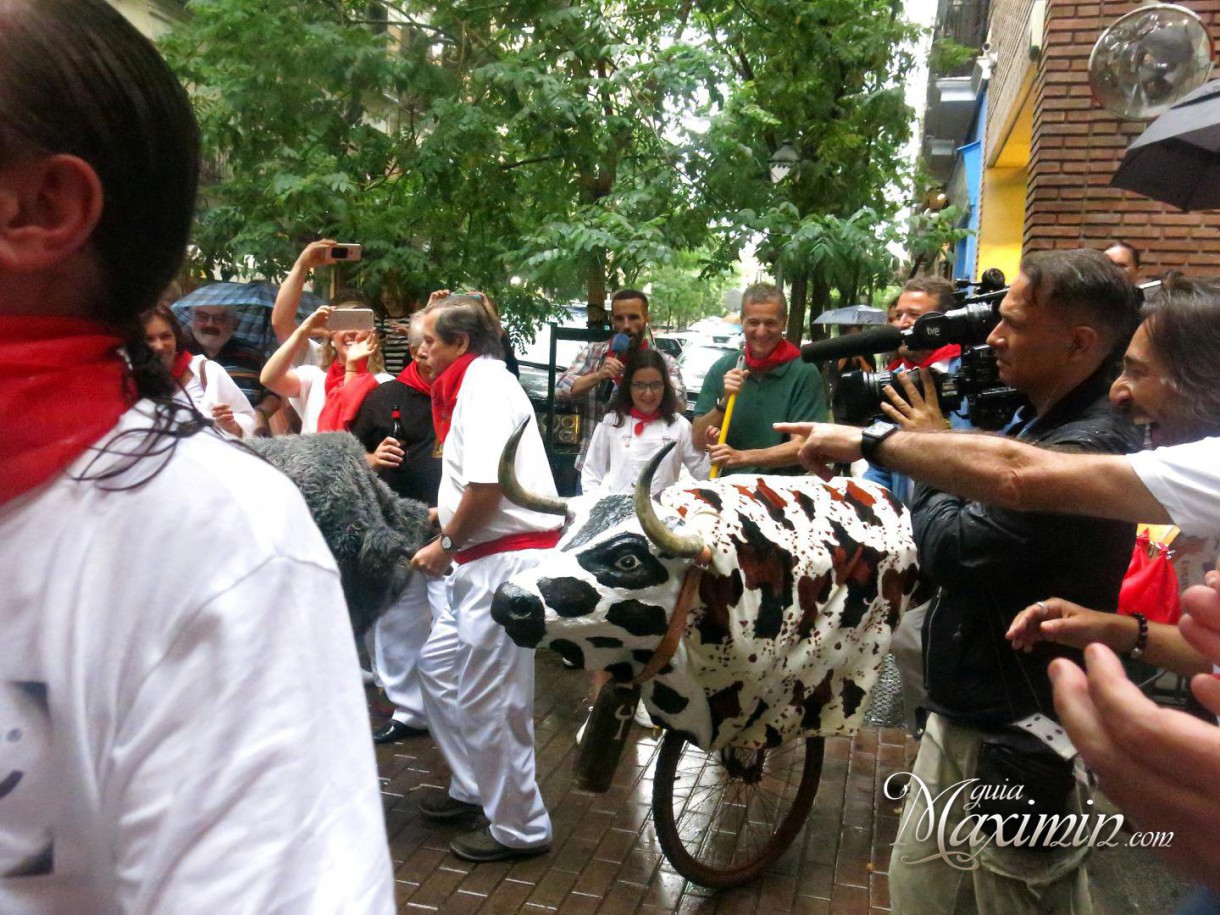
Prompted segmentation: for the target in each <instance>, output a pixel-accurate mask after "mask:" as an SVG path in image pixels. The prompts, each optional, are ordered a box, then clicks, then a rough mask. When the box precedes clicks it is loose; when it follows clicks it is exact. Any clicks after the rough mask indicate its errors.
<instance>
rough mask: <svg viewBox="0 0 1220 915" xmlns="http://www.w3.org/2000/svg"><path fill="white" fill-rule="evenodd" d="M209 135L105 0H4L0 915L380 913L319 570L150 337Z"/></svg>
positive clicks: (265, 488)
mask: <svg viewBox="0 0 1220 915" xmlns="http://www.w3.org/2000/svg"><path fill="white" fill-rule="evenodd" d="M197 138H198V132H197V128H196V124H195V120H194V115H193V113H192V111H191V107H190V103H189V101H188V100H187V98H186V94H185V93H184V92H183V90H182V88H181V86H180V85H179V84H178V82H177V80H176V79H175V77H174V76H173V74H172V73H171V72H170V71H169V69H168V68H167V67H166V66H165V64H164V62H163V61H162V60H161V58H160V57H159V56H158V55H157V53H156V51H155V49H154V48H153V47H152V45H151V44H150V43H149V42H148V41H147V40H146V39H145V38H143V37H142V36H141V35H140V34H139V33H138V32H137V31H136V30H135V29H134V28H133V27H132V26H131V25H130V24H129V23H128V22H127V21H126V20H125V19H124V18H123V17H122V16H121V15H120V14H119V13H118V12H116V11H115V10H114V9H113V8H112V7H111V6H109V5H108V4H107V3H105V2H103V0H16V2H6V3H3V4H0V351H2V352H0V581H3V582H4V587H3V588H0V619H3V620H4V624H5V637H4V639H3V640H0V718H2V725H0V726H2V728H3V730H2V732H0V733H3V734H4V741H3V743H2V744H0V912H5V913H20V915H34V913H38V915H59V913H68V912H88V913H91V915H119V913H129V912H140V913H173V915H182V913H186V915H190V913H208V915H213V913H219V912H224V913H249V915H266V913H280V915H298V913H317V915H333V913H352V915H365V913H370V912H371V913H378V915H383V913H385V915H388V913H391V912H393V911H394V900H393V893H392V877H391V871H390V862H389V855H388V850H387V848H386V839H385V825H384V820H383V817H382V812H381V804H380V795H379V790H378V787H379V786H378V782H377V774H376V768H375V765H374V760H373V755H372V749H371V747H370V746H369V743H368V735H367V730H366V728H367V712H366V709H365V706H364V698H363V694H362V692H361V688H360V680H359V671H358V667H357V664H356V655H355V649H354V645H353V638H352V630H351V625H350V623H349V622H348V619H347V616H346V612H345V608H344V604H343V596H342V591H341V589H340V586H339V576H338V571H337V569H336V568H335V563H334V560H333V559H332V557H331V556H330V554H329V552H328V550H327V549H326V546H325V544H324V543H323V541H322V539H321V535H320V534H319V533H318V531H317V529H316V527H314V525H313V523H312V521H311V519H310V517H309V514H308V511H307V510H306V508H305V505H304V502H303V500H302V499H301V497H300V494H299V493H298V492H297V491H296V490H295V489H294V488H293V487H292V485H291V483H289V482H288V481H287V480H286V479H285V478H284V477H283V476H281V475H280V474H278V473H276V472H275V471H273V470H271V469H270V468H269V467H268V466H267V465H265V464H264V463H262V462H261V461H259V460H257V459H255V458H254V457H252V456H249V455H247V454H246V453H244V452H243V451H241V450H239V449H237V448H236V447H234V446H233V445H230V444H228V443H226V442H224V441H222V440H220V439H219V438H218V437H216V436H215V435H213V434H210V433H208V432H207V431H205V427H204V426H203V424H201V423H199V422H198V421H197V420H194V419H193V418H192V419H184V418H183V416H182V412H181V408H179V407H176V406H175V405H174V404H173V393H174V387H173V383H172V380H171V378H170V375H169V372H168V370H167V369H166V368H165V366H164V365H163V364H162V363H161V362H160V361H159V360H158V359H157V357H156V356H155V354H154V353H153V352H152V350H151V349H149V348H148V346H147V345H146V344H145V342H144V340H143V334H142V331H141V328H140V322H139V319H138V316H139V314H140V313H141V312H143V311H145V310H146V309H148V308H151V307H152V306H153V305H154V304H155V302H156V301H157V297H158V294H159V293H160V291H161V290H162V289H163V288H164V287H165V286H166V285H167V284H168V283H169V281H170V279H171V278H172V277H173V276H174V274H175V273H176V271H177V269H178V267H179V266H180V264H181V262H182V257H183V253H184V251H185V250H186V243H187V239H188V235H189V230H190V225H191V218H192V214H193V212H194V200H195V187H196V181H197V175H198V170H199V153H198V140H197ZM303 671H304V672H305V674H306V675H304V676H303V675H302V672H303ZM319 735H324V737H322V738H319Z"/></svg>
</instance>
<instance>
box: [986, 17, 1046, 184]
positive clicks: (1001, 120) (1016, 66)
mask: <svg viewBox="0 0 1220 915" xmlns="http://www.w3.org/2000/svg"><path fill="white" fill-rule="evenodd" d="M1033 5H1034V0H996V2H995V3H993V4H992V6H991V22H990V23H989V25H988V29H987V34H988V40H989V41H990V43H991V53H992V54H994V55H995V57H996V64H995V69H994V71H993V72H992V74H991V83H990V85H989V86H988V87H987V133H986V144H985V146H986V148H985V149H984V151H983V156H984V161H986V162H988V163H990V162H991V161H992V159H993V158H994V156H995V154H996V153H997V152H998V150H997V149H996V148H995V147H996V145H997V144H999V143H1001V142H1003V140H1004V136H1003V131H1004V127H1005V125H1007V124H1009V123H1010V122H1011V121H1012V118H1013V116H1014V115H1015V114H1016V111H1014V107H1015V106H1016V105H1017V103H1018V102H1019V100H1020V98H1019V96H1020V92H1021V82H1022V79H1023V77H1024V75H1025V72H1026V70H1027V69H1028V68H1029V37H1028V36H1029V11H1030V8H1031V7H1032V6H1033Z"/></svg>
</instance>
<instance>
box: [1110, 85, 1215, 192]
mask: <svg viewBox="0 0 1220 915" xmlns="http://www.w3.org/2000/svg"><path fill="white" fill-rule="evenodd" d="M1110 186H1111V187H1119V188H1123V189H1125V190H1128V191H1135V193H1137V194H1143V195H1144V196H1145V197H1151V198H1152V199H1153V200H1160V201H1161V202H1162V203H1168V204H1170V205H1172V206H1175V207H1177V208H1178V209H1179V210H1188V211H1189V210H1214V209H1217V208H1220V79H1214V80H1212V81H1211V82H1209V83H1206V84H1204V85H1203V86H1200V87H1199V88H1198V89H1196V90H1195V91H1194V92H1192V93H1190V95H1188V96H1186V97H1185V98H1183V99H1182V100H1181V101H1180V102H1178V103H1177V104H1176V105H1174V106H1173V107H1172V108H1170V109H1169V110H1168V111H1166V112H1165V113H1164V114H1162V115H1161V116H1160V117H1159V118H1157V119H1156V120H1155V121H1153V122H1152V123H1151V124H1149V125H1148V129H1147V130H1145V131H1144V132H1143V133H1142V134H1141V135H1140V136H1139V138H1138V139H1137V140H1136V141H1135V142H1134V143H1132V144H1131V145H1130V146H1128V147H1127V151H1126V153H1124V154H1123V161H1122V162H1121V163H1120V164H1119V166H1118V171H1116V172H1115V173H1114V177H1113V178H1111V179H1110Z"/></svg>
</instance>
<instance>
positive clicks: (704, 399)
mask: <svg viewBox="0 0 1220 915" xmlns="http://www.w3.org/2000/svg"><path fill="white" fill-rule="evenodd" d="M736 365H737V354H736V353H726V354H725V355H724V357H723V358H722V359H720V360H718V361H717V362H716V363H715V364H714V365H713V366H712V367H711V368H710V369H709V370H708V373H707V377H706V378H704V379H703V390H702V391H700V392H699V402H698V403H697V404H695V415H696V416H703V415H704V414H705V413H710V412H711V411H712V408H714V407H715V406H716V401H717V400H719V399H720V395H721V394H722V393H724V373H725V372H727V371H729V369H732V368H734V367H735V366H736ZM808 422H813V423H824V422H826V388H825V386H824V385H823V384H822V376H821V374H820V373H819V372H818V370H817V367H816V366H814V365H812V364H810V363H808V362H802V361H801V360H800V359H793V360H792V361H791V362H785V363H784V364H783V365H781V366H779V367H778V368H774V369H772V370H771V371H769V372H767V373H766V374H763V375H754V374H750V375H747V376H746V381H745V384H744V385H742V388H741V393H740V394H738V395H737V403H736V405H735V406H734V407H733V418H732V420H731V421H730V422H729V437H728V441H727V444H728V445H729V447H731V448H736V449H737V450H738V451H744V450H746V449H749V448H770V447H772V446H774V445H781V444H783V443H784V442H785V441H787V440H788V436H786V435H782V434H781V433H779V432H776V431H775V430H774V429H772V428H771V424H772V423H808ZM759 472H761V473H789V474H799V473H804V472H805V471H804V469H803V468H802V467H801V466H800V465H799V464H793V465H792V466H791V467H751V466H746V467H735V468H733V469H731V470H725V473H726V474H730V473H759Z"/></svg>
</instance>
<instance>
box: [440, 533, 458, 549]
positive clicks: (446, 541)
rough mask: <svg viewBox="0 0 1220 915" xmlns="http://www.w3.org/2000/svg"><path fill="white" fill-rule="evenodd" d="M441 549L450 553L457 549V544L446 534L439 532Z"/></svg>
mask: <svg viewBox="0 0 1220 915" xmlns="http://www.w3.org/2000/svg"><path fill="white" fill-rule="evenodd" d="M441 549H442V550H444V551H445V552H446V553H452V552H455V551H456V550H457V544H455V543H454V542H453V538H452V537H450V536H449V535H448V534H445V533H442V534H441Z"/></svg>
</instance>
